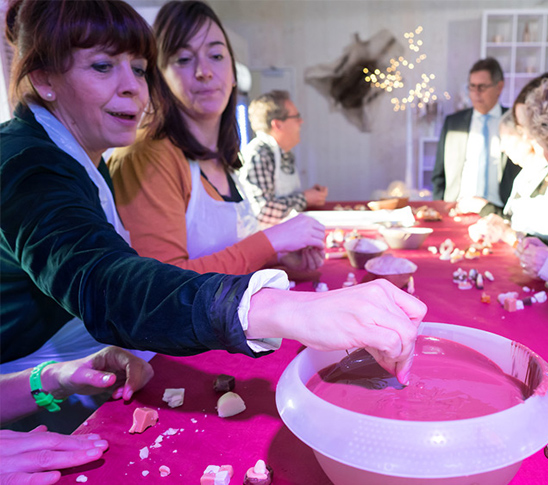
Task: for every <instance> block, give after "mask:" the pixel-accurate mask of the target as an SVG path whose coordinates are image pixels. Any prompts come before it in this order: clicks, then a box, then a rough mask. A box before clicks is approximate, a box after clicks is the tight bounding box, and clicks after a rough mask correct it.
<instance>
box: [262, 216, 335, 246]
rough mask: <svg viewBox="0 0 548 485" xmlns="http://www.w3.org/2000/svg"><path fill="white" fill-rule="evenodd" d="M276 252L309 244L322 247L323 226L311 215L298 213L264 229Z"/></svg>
mask: <svg viewBox="0 0 548 485" xmlns="http://www.w3.org/2000/svg"><path fill="white" fill-rule="evenodd" d="M263 232H264V234H265V236H266V237H267V238H268V240H269V241H270V244H272V247H273V248H274V250H275V251H276V252H277V253H289V252H292V251H298V250H300V249H303V248H306V247H308V246H311V247H313V248H318V249H323V248H324V239H325V227H324V226H323V224H321V223H320V222H318V221H317V220H316V219H313V218H312V217H308V216H305V215H304V214H299V215H297V216H295V217H292V218H291V219H288V220H287V221H285V222H281V223H280V224H276V225H274V226H272V227H269V228H268V229H265V230H264V231H263Z"/></svg>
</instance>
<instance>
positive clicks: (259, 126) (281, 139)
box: [240, 90, 327, 225]
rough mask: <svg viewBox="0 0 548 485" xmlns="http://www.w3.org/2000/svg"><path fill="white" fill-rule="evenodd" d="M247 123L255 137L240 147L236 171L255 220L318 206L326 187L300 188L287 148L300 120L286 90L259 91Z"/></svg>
mask: <svg viewBox="0 0 548 485" xmlns="http://www.w3.org/2000/svg"><path fill="white" fill-rule="evenodd" d="M249 122H250V124H251V129H252V130H253V131H254V132H255V134H256V137H255V138H254V139H253V140H251V142H249V144H248V145H247V146H246V147H245V148H244V149H243V150H242V156H243V158H244V166H243V168H242V170H241V172H240V174H241V177H242V178H243V179H245V181H246V182H247V184H246V185H247V187H248V189H249V190H250V197H249V198H250V200H251V201H252V206H253V208H254V211H255V213H256V214H257V217H258V219H259V221H260V222H261V223H263V224H265V225H271V224H276V223H278V222H280V221H281V220H282V219H284V218H285V217H287V216H288V215H289V214H290V213H291V211H292V210H296V211H303V210H305V209H306V208H307V207H309V206H322V205H324V204H325V198H326V197H327V187H323V186H321V185H314V187H312V188H310V189H307V190H304V191H303V190H302V189H301V181H300V179H299V173H298V172H297V169H296V167H295V156H294V155H293V153H292V152H291V150H292V149H293V148H294V147H295V146H296V145H297V144H298V143H299V142H300V141H301V125H302V123H303V119H302V118H301V115H300V113H299V112H298V111H297V108H296V107H295V105H294V104H293V102H292V101H291V99H290V97H289V93H288V92H287V91H281V90H274V91H270V92H268V93H266V94H262V95H261V96H259V97H258V98H257V99H255V100H253V101H252V102H251V104H250V105H249Z"/></svg>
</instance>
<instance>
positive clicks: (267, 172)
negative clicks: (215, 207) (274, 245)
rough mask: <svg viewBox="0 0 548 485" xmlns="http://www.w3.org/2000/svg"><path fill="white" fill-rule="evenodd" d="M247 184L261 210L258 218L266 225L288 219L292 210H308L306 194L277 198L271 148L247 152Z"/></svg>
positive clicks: (298, 193)
mask: <svg viewBox="0 0 548 485" xmlns="http://www.w3.org/2000/svg"><path fill="white" fill-rule="evenodd" d="M245 163H246V164H247V165H248V167H247V182H248V183H249V184H250V187H251V191H252V193H253V197H254V198H255V201H256V202H257V203H258V205H259V207H260V208H261V210H260V213H259V214H258V216H257V218H258V219H259V221H260V222H262V223H264V224H275V223H277V222H280V221H281V220H282V219H283V218H285V217H287V216H288V215H289V213H290V212H291V210H292V209H295V210H297V211H303V210H305V209H306V197H305V194H304V192H297V193H295V194H291V195H288V196H284V197H276V187H275V185H274V170H275V162H274V154H273V153H272V150H271V149H270V148H269V147H265V146H262V147H260V148H259V149H258V150H257V151H256V152H254V153H251V152H246V162H245Z"/></svg>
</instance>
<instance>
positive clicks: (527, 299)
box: [521, 296, 533, 306]
mask: <svg viewBox="0 0 548 485" xmlns="http://www.w3.org/2000/svg"><path fill="white" fill-rule="evenodd" d="M521 301H522V302H523V304H524V305H528V306H529V305H532V304H533V299H532V298H531V297H530V296H524V297H523V298H522V299H521Z"/></svg>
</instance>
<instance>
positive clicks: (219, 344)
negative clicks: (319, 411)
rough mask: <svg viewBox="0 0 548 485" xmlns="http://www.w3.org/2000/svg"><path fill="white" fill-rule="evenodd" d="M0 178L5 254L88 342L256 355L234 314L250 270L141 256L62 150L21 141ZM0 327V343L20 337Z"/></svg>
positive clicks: (14, 341)
mask: <svg viewBox="0 0 548 485" xmlns="http://www.w3.org/2000/svg"><path fill="white" fill-rule="evenodd" d="M1 175H2V176H1V178H0V181H1V184H2V186H1V191H0V197H1V206H2V219H1V221H0V224H1V229H2V236H3V237H2V239H1V240H0V244H1V245H2V250H3V251H4V254H5V255H6V257H8V258H12V259H13V261H19V262H20V265H21V268H22V269H23V270H24V271H25V273H26V274H27V275H28V276H29V278H30V279H31V280H32V282H33V283H34V284H35V285H36V288H35V290H34V291H36V292H38V293H42V294H43V295H46V296H49V297H50V298H52V299H53V300H54V301H56V302H57V303H58V304H59V305H60V306H61V307H62V308H64V309H65V310H66V311H68V312H69V313H71V314H72V315H74V316H77V317H79V318H81V319H82V320H83V322H84V324H85V325H86V327H87V329H88V331H89V332H90V333H91V334H92V335H93V336H94V338H95V339H97V340H98V341H100V342H103V343H108V344H112V345H117V346H120V347H125V348H136V349H141V350H151V351H155V352H161V353H166V354H170V355H189V354H195V353H200V352H204V351H206V350H211V349H224V350H228V351H231V352H240V353H244V354H246V355H250V356H257V354H255V353H254V352H253V351H252V350H251V349H250V348H249V346H248V345H247V339H246V338H245V335H244V333H243V330H242V329H241V325H240V321H239V318H238V315H237V310H238V305H239V301H240V298H241V295H242V294H243V293H244V292H245V290H246V288H247V282H248V281H249V278H250V275H245V276H230V275H223V274H214V273H208V274H204V275H199V274H197V273H194V272H191V271H184V270H181V269H180V268H177V267H175V266H171V265H166V264H162V263H160V262H159V261H156V260H153V259H148V258H141V257H139V256H138V255H137V253H136V252H135V251H134V250H133V249H131V248H130V247H129V246H128V245H127V244H126V242H125V241H124V240H123V239H122V238H121V237H120V236H119V235H118V234H116V232H115V231H114V229H113V227H112V226H111V225H110V224H109V223H108V221H107V219H106V217H105V214H104V212H103V209H102V208H101V205H100V201H99V198H98V196H97V188H96V187H95V185H94V184H93V183H92V182H91V180H90V179H89V177H87V174H86V172H85V170H84V169H83V167H81V166H80V165H79V164H77V163H76V162H75V161H74V160H73V159H72V158H71V157H69V156H68V155H66V154H64V153H61V152H60V151H59V150H56V149H55V150H54V149H43V148H40V149H38V148H27V149H25V150H23V151H21V152H18V154H17V156H15V157H13V158H11V159H8V160H4V161H3V164H2V173H1ZM3 296H4V295H3ZM14 303H15V301H14ZM3 304H5V300H3ZM2 323H3V324H4V322H2ZM2 327H3V328H2V330H3V332H2V346H3V347H4V346H10V345H16V344H17V341H19V340H24V339H25V338H26V335H25V334H24V332H20V331H18V329H17V328H14V329H13V330H11V333H9V332H6V333H4V325H3V326H2ZM6 330H10V329H8V328H6ZM8 334H9V335H10V338H7V335H8Z"/></svg>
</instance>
